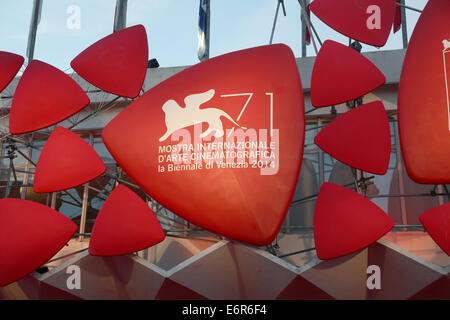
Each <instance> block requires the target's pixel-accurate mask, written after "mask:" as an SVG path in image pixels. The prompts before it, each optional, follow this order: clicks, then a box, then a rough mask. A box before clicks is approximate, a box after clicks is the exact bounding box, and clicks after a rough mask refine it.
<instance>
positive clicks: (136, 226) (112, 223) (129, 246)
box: [89, 185, 165, 256]
mask: <svg viewBox="0 0 450 320" xmlns="http://www.w3.org/2000/svg"><path fill="white" fill-rule="evenodd" d="M164 238H165V233H164V231H163V229H162V228H161V224H160V223H159V221H158V219H157V218H156V216H155V215H154V214H153V212H152V211H151V210H150V208H149V207H148V205H147V204H146V203H145V202H144V200H142V199H141V198H139V196H138V195H136V194H135V193H134V192H132V191H131V190H130V189H128V188H127V187H125V186H123V185H118V186H117V187H116V188H115V189H114V190H113V192H112V193H111V194H110V196H109V197H108V199H107V200H106V202H105V203H104V204H103V207H102V208H101V210H100V212H99V214H98V216H97V220H96V221H95V224H94V228H93V229H92V234H91V241H90V243H89V253H90V254H91V255H94V256H116V255H123V254H127V253H132V252H136V251H140V250H143V249H145V248H148V247H151V246H153V245H155V244H157V243H159V242H161V241H163V240H164Z"/></svg>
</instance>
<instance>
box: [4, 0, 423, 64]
mask: <svg viewBox="0 0 450 320" xmlns="http://www.w3.org/2000/svg"><path fill="white" fill-rule="evenodd" d="M426 2H427V0H406V4H407V5H409V6H412V7H415V8H419V9H423V7H424V6H425V4H426ZM115 3H116V1H115V0H44V3H43V12H42V16H41V22H40V24H39V27H38V35H37V39H36V49H35V55H34V57H35V59H40V60H43V61H45V62H47V63H50V64H52V65H54V66H56V67H58V68H59V69H61V70H65V71H69V70H68V69H69V67H70V61H71V60H72V59H73V58H74V57H75V56H76V55H77V54H78V53H79V52H81V51H82V50H84V49H85V48H86V47H88V46H89V45H90V44H92V43H93V42H95V41H97V40H98V39H100V38H102V37H104V36H106V35H108V34H110V33H111V32H112V28H113V21H114V9H115ZM32 4H33V1H32V0H1V1H0V50H2V51H10V52H14V53H18V54H21V55H23V56H25V52H26V46H27V37H28V29H29V24H30V17H31V10H32ZM71 5H76V6H78V7H79V8H80V18H81V20H80V22H81V25H80V29H69V28H68V27H67V19H68V18H69V16H70V14H69V13H67V9H68V8H69V7H70V6H71ZM285 5H286V11H287V16H286V17H285V16H283V14H282V10H280V12H279V17H278V23H277V27H276V30H275V36H274V41H273V42H274V43H285V44H287V45H288V46H290V47H291V49H292V50H293V51H294V54H295V56H297V57H298V56H300V55H301V24H300V9H299V5H298V2H297V0H285ZM198 6H199V0H128V13H127V26H131V25H135V24H143V25H144V26H145V28H146V30H147V34H148V38H149V58H157V59H158V61H159V63H160V65H161V66H162V67H170V66H179V65H191V64H195V63H197V62H198V58H197V45H198V44H197V32H198ZM276 6H277V0H211V48H210V56H211V57H213V56H217V55H220V54H224V53H227V52H230V51H235V50H239V49H244V48H249V47H254V46H258V45H264V44H268V43H269V38H270V33H271V30H272V23H273V19H274V15H275V9H276ZM418 17H419V14H418V13H416V12H413V11H410V10H407V20H408V34H409V36H411V32H412V31H413V28H414V26H415V24H416V22H417V19H418ZM312 23H313V24H314V25H315V26H316V28H317V30H318V33H319V35H320V37H321V39H322V40H326V39H333V40H336V41H339V42H342V43H347V41H348V40H347V38H346V37H344V36H342V35H339V34H338V33H336V32H334V31H333V30H332V29H330V28H328V27H327V26H326V25H325V24H323V23H322V22H320V21H319V20H318V19H317V18H316V17H315V16H314V15H312ZM401 47H402V40H401V32H397V33H396V34H395V35H393V34H391V37H390V39H389V41H388V43H387V44H386V46H385V47H383V48H382V49H381V50H386V49H399V48H401ZM374 50H379V49H377V48H374V47H371V46H368V45H363V51H374ZM308 55H309V56H311V55H315V53H314V49H313V47H312V45H311V46H309V47H308Z"/></svg>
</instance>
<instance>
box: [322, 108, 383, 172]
mask: <svg viewBox="0 0 450 320" xmlns="http://www.w3.org/2000/svg"><path fill="white" fill-rule="evenodd" d="M314 143H315V144H316V145H318V146H319V147H320V148H321V149H322V150H324V151H325V152H326V153H328V154H329V155H331V156H332V157H333V158H335V159H337V160H339V161H341V162H343V163H345V164H346V165H348V166H350V167H353V168H356V169H359V170H363V171H367V172H370V173H374V174H379V175H383V174H385V173H386V172H387V169H388V166H389V157H390V155H391V134H390V128H389V119H388V117H387V115H386V111H385V109H384V106H383V103H382V102H381V101H375V102H371V103H368V104H364V105H362V106H359V107H357V108H355V109H352V110H350V111H348V112H346V113H344V114H342V115H340V116H339V117H337V118H336V119H334V120H333V121H332V122H330V123H329V124H328V125H327V126H326V127H325V128H323V129H322V130H321V131H320V132H319V134H317V135H316V137H315V138H314Z"/></svg>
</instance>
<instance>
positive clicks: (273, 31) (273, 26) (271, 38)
mask: <svg viewBox="0 0 450 320" xmlns="http://www.w3.org/2000/svg"><path fill="white" fill-rule="evenodd" d="M280 5H281V1H280V0H278V4H277V10H276V11H275V18H274V19H273V25H272V32H271V33H270V40H269V44H272V40H273V34H274V33H275V26H276V25H277V19H278V11H279V10H280Z"/></svg>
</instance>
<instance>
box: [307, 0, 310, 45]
mask: <svg viewBox="0 0 450 320" xmlns="http://www.w3.org/2000/svg"><path fill="white" fill-rule="evenodd" d="M306 14H307V15H308V19H309V21H311V10H310V9H309V3H308V5H307V6H306ZM310 44H311V33H310V32H309V28H308V27H306V45H307V46H309V45H310Z"/></svg>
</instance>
